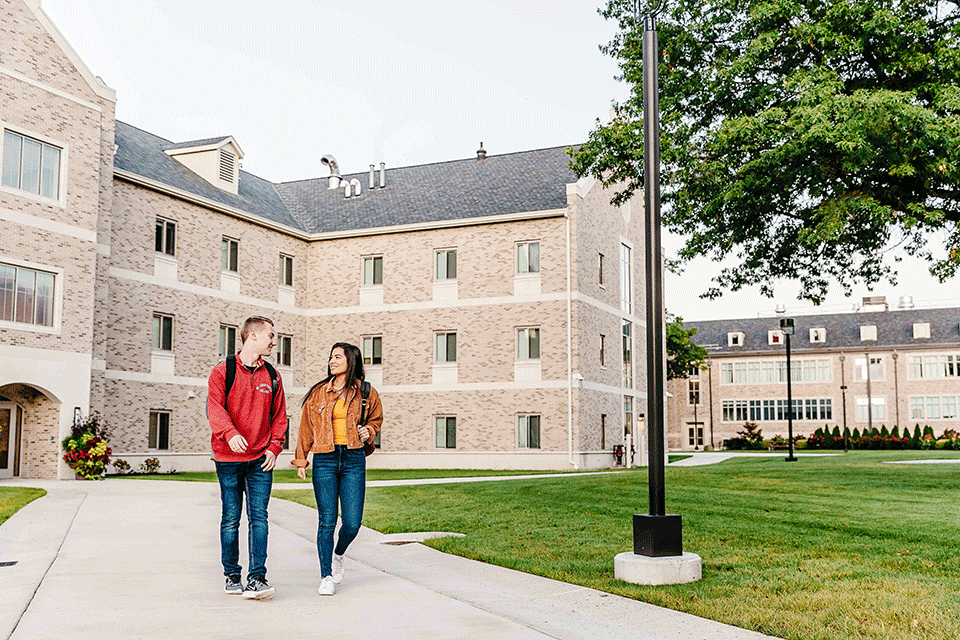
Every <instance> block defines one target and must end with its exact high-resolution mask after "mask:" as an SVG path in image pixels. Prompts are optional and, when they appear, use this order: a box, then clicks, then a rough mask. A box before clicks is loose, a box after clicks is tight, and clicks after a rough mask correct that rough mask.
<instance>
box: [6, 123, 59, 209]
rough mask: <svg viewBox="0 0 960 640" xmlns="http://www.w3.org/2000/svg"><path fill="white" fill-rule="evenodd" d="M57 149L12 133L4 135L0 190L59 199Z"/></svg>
mask: <svg viewBox="0 0 960 640" xmlns="http://www.w3.org/2000/svg"><path fill="white" fill-rule="evenodd" d="M60 155H61V153H60V149H59V148H58V147H55V146H53V145H49V144H47V143H45V142H40V141H39V140H34V139H32V138H28V137H26V136H22V135H20V134H19V133H14V132H13V131H6V130H4V132H3V186H5V187H11V188H13V189H19V190H21V191H27V192H29V193H32V194H35V195H38V196H43V197H44V198H50V199H52V200H59V199H60Z"/></svg>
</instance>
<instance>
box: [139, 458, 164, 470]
mask: <svg viewBox="0 0 960 640" xmlns="http://www.w3.org/2000/svg"><path fill="white" fill-rule="evenodd" d="M159 469H160V461H159V460H157V459H156V458H147V459H146V460H144V461H143V462H141V463H140V473H156V472H157V471H158V470H159Z"/></svg>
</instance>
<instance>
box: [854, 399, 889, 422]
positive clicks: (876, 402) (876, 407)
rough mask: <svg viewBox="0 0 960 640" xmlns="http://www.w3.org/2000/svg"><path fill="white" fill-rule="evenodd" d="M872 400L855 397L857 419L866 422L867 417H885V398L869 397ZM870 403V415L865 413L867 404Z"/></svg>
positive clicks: (884, 418)
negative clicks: (871, 409)
mask: <svg viewBox="0 0 960 640" xmlns="http://www.w3.org/2000/svg"><path fill="white" fill-rule="evenodd" d="M869 400H872V401H873V402H868V398H857V399H856V403H857V421H858V422H866V421H867V420H869V419H871V418H872V419H873V420H886V419H887V399H886V398H870V399H869ZM868 404H869V405H872V408H873V411H872V412H871V413H872V415H868V414H867V406H868Z"/></svg>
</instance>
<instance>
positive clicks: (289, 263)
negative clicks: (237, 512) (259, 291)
mask: <svg viewBox="0 0 960 640" xmlns="http://www.w3.org/2000/svg"><path fill="white" fill-rule="evenodd" d="M280 286H283V287H292V286H293V256H291V255H290V254H289V253H283V252H281V253H280Z"/></svg>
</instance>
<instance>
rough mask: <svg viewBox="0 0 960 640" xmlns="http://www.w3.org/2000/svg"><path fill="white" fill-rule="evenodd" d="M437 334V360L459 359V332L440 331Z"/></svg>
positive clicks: (452, 360) (449, 360) (454, 360)
mask: <svg viewBox="0 0 960 640" xmlns="http://www.w3.org/2000/svg"><path fill="white" fill-rule="evenodd" d="M436 335H437V362H456V361H457V334H456V333H452V332H451V333H438V334H436Z"/></svg>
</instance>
